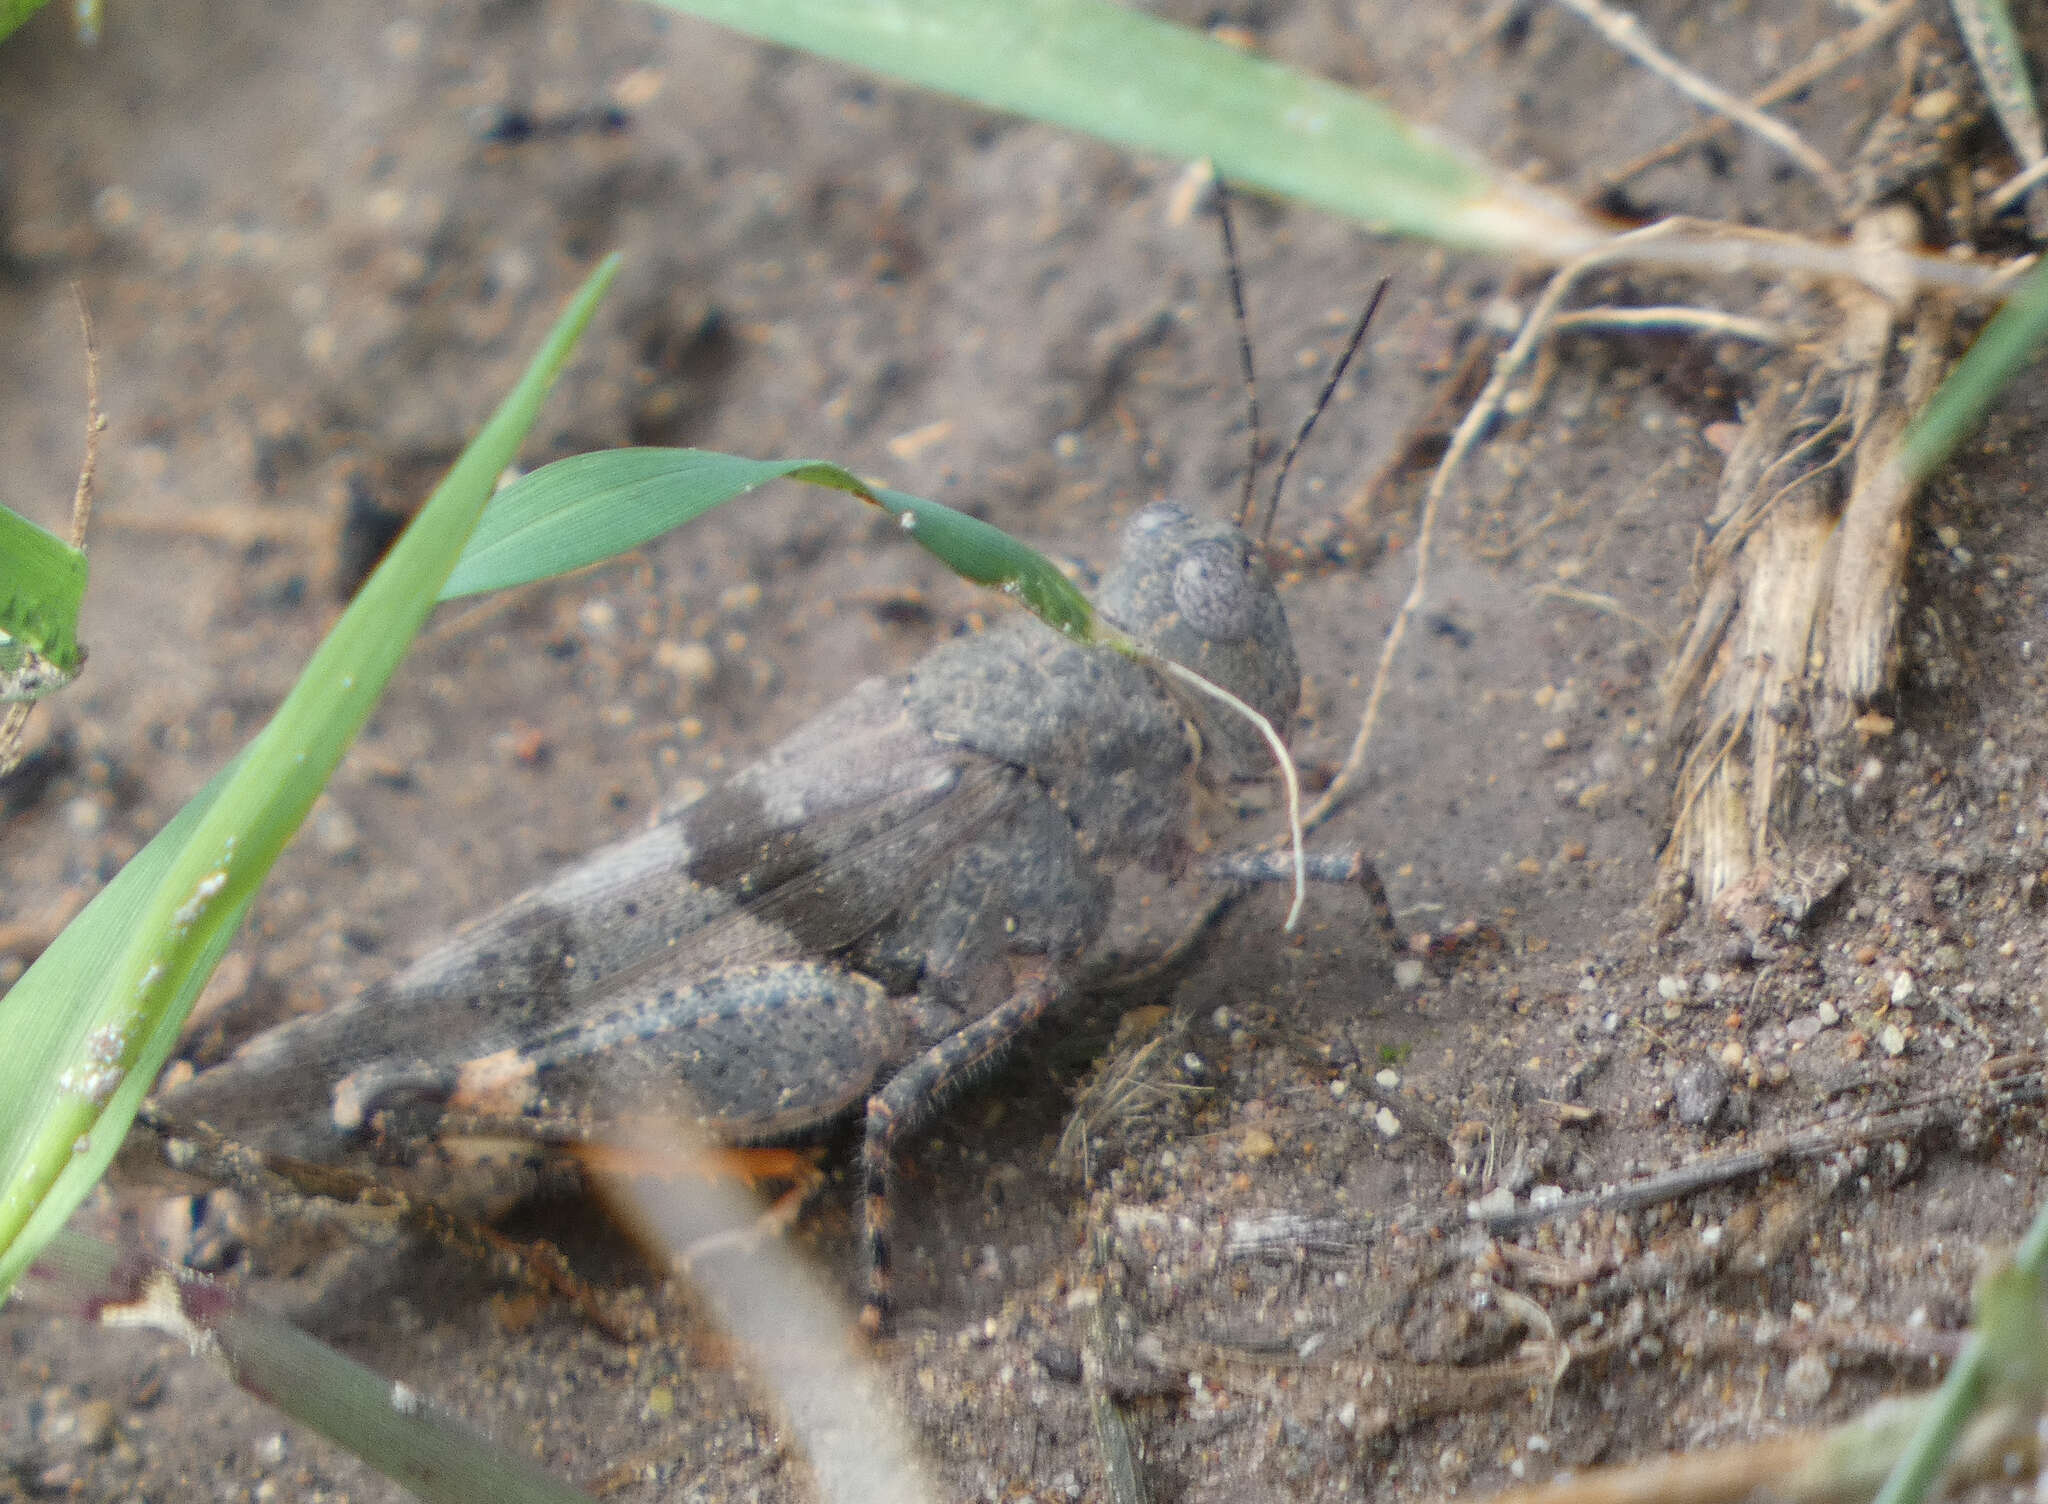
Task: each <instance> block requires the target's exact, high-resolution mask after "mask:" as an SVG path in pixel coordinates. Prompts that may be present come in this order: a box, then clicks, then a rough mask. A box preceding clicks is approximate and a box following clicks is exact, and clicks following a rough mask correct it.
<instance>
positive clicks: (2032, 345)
mask: <svg viewBox="0 0 2048 1504" xmlns="http://www.w3.org/2000/svg"><path fill="white" fill-rule="evenodd" d="M2044 334H2048V261H2044V262H2042V263H2041V264H2040V265H2039V266H2037V267H2035V268H2034V269H2033V270H2032V271H2031V272H2029V273H2028V274H2027V277H2026V280H2025V281H2023V282H2021V283H2020V285H2019V286H2018V287H2017V288H2015V289H2014V290H2013V293H2012V296H2011V297H2010V298H2008V299H2007V300H2006V304H2005V306H2004V307H2003V308H2001V309H1999V311H1998V312H1997V314H1995V315H1994V316H1993V317H1992V320H1991V322H1990V323H1988V324H1986V325H1985V326H1984V332H1983V333H1982V334H1979V335H1978V336H1977V338H1976V341H1975V343H1973V344H1972V345H1971V346H1970V348H1969V351H1968V352H1967V353H1966V354H1965V355H1964V356H1963V358H1962V359H1961V360H1959V361H1957V362H1956V366H1955V369H1954V370H1952V371H1950V372H1949V373H1948V375H1947V377H1946V378H1945V379H1944V380H1943V381H1942V383H1941V386H1940V387H1939V388H1938V389H1937V390H1936V391H1935V393H1934V396H1933V397H1932V398H1931V399H1930V400H1929V401H1928V403H1927V406H1926V407H1924V408H1922V409H1921V410H1920V412H1919V414H1918V415H1917V416H1916V417H1914V419H1913V421H1912V422H1911V423H1910V424H1908V425H1907V427H1906V431H1905V433H1904V434H1903V435H1902V436H1901V437H1900V439H1899V465H1900V468H1901V469H1902V470H1903V471H1904V473H1905V476H1906V479H1907V484H1908V485H1910V486H1916V487H1917V486H1918V485H1919V484H1920V483H1921V482H1922V481H1924V480H1926V479H1927V477H1928V476H1930V475H1932V474H1933V473H1934V472H1935V470H1936V469H1937V468H1939V467H1940V466H1941V465H1942V464H1943V463H1944V462H1945V461H1946V460H1947V459H1948V457H1949V456H1950V455H1951V454H1953V453H1954V452H1955V450H1956V446H1957V445H1959V444H1961V443H1962V442H1963V439H1964V438H1965V437H1966V436H1967V435H1968V434H1969V433H1970V432H1971V430H1973V429H1974V428H1976V426H1977V424H1978V423H1979V422H1981V421H1982V420H1983V417H1984V414H1985V412H1986V411H1987V410H1988V409H1989V408H1990V406H1991V404H1992V403H1993V402H1995V401H1997V400H1998V394H1999V393H2000V392H2002V391H2004V390H2005V388H2006V384H2007V383H2008V382H2010V381H2011V380H2012V379H2013V377H2015V376H2017V375H2018V374H2019V373H2020V369H2021V367H2023V366H2025V365H2026V364H2027V362H2029V361H2030V360H2032V359H2033V358H2034V352H2035V351H2036V350H2037V349H2038V348H2039V347H2040V344H2041V339H2042V336H2043V335H2044Z"/></svg>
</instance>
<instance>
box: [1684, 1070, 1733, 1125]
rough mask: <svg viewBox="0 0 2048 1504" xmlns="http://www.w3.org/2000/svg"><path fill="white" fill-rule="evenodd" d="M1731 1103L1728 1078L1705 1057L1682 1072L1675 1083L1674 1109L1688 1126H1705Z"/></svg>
mask: <svg viewBox="0 0 2048 1504" xmlns="http://www.w3.org/2000/svg"><path fill="white" fill-rule="evenodd" d="M1727 1103H1728V1077H1727V1076H1726V1075H1725V1074H1724V1073H1723V1072H1722V1070H1721V1067H1720V1066H1719V1065H1717V1064H1715V1063H1714V1062H1713V1061H1711V1060H1702V1061H1699V1062H1698V1063H1696V1064H1694V1065H1692V1066H1689V1067H1688V1068H1687V1069H1686V1070H1685V1071H1683V1072H1682V1073H1681V1074H1680V1075H1679V1077H1678V1080H1677V1082H1676V1084H1675V1087H1674V1095H1673V1108H1674V1110H1675V1111H1676V1112H1677V1114H1678V1121H1679V1122H1681V1123H1683V1124H1685V1126H1686V1127H1688V1128H1705V1127H1708V1126H1709V1125H1711V1124H1712V1123H1713V1121H1714V1119H1715V1118H1717V1117H1719V1116H1720V1115H1721V1109H1722V1108H1723V1107H1725V1106H1726V1105H1727Z"/></svg>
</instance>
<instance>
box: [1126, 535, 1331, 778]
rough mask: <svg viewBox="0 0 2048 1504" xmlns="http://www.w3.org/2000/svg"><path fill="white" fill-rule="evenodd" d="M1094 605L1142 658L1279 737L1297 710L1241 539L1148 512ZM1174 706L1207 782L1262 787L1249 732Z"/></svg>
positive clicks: (1282, 621)
mask: <svg viewBox="0 0 2048 1504" xmlns="http://www.w3.org/2000/svg"><path fill="white" fill-rule="evenodd" d="M1096 604H1097V605H1098V606H1099V607H1100V608H1101V610H1102V612H1103V614H1104V615H1105V616H1107V617H1108V618H1109V619H1110V620H1111V621H1113V622H1114V623H1116V625H1117V626H1119V627H1121V628H1122V629H1123V630H1124V631H1126V632H1128V633H1130V634H1131V635H1132V636H1133V637H1135V638H1137V639H1138V640H1139V641H1140V642H1142V643H1143V644H1145V646H1146V647H1147V648H1149V649H1150V650H1151V651H1152V652H1155V653H1157V654H1159V655H1160V656H1161V657H1164V658H1171V659H1173V660H1174V661H1175V662H1177V663H1179V664H1181V665H1182V666H1183V667H1185V668H1189V669H1192V670H1193V671H1194V672H1196V673H1198V674H1200V675H1201V676H1202V677H1203V678H1205V679H1208V680H1210V681H1211V682H1213V683H1216V684H1220V685H1221V686H1222V687H1223V688H1225V689H1227V690H1229V691H1230V692H1231V693H1232V694H1234V695H1236V696H1237V697H1238V698H1239V699H1241V700H1243V701H1244V702H1245V703H1246V704H1248V705H1250V706H1251V707H1252V708H1253V709H1255V710H1257V711H1258V712H1259V713H1260V714H1261V715H1264V716H1265V717H1266V718H1267V719H1268V720H1270V721H1271V722H1272V723H1273V725H1274V728H1275V729H1276V730H1278V731H1279V732H1280V733H1281V734H1282V735H1283V736H1284V735H1285V734H1286V732H1287V723H1288V721H1289V720H1291V719H1292V718H1293V715H1294V710H1295V706H1296V705H1297V704H1298V703H1299V702H1300V700H1301V670H1300V668H1299V667H1298V666H1297V665H1296V663H1295V660H1294V638H1293V636H1292V635H1291V634H1290V633H1289V632H1288V630H1287V613H1286V612H1285V611H1284V610H1282V609H1281V606H1280V597H1279V595H1278V594H1277V593H1276V592H1275V591H1274V589H1273V576H1272V573H1271V571H1269V570H1268V569H1267V568H1266V563H1265V560H1264V559H1263V558H1262V557H1261V556H1260V553H1259V549H1258V546H1257V545H1256V544H1254V543H1253V542H1252V540H1251V539H1250V538H1248V537H1247V536H1245V534H1244V533H1242V532H1240V531H1239V530H1238V529H1236V528H1234V527H1232V526H1230V525H1229V524H1228V523H1223V522H1206V521H1203V520H1201V519H1199V518H1197V517H1194V516H1192V515H1191V514H1190V513H1189V512H1188V511H1187V510H1186V509H1185V508H1183V507H1179V506H1176V505H1175V504H1173V503H1172V502H1160V503H1158V504H1156V505H1154V506H1149V507H1147V508H1145V510H1144V511H1142V512H1140V513H1138V515H1137V516H1135V517H1133V518H1132V519H1131V521H1130V524H1129V526H1128V527H1126V528H1125V530H1124V543H1123V556H1122V558H1121V559H1119V560H1118V562H1117V567H1116V569H1115V570H1114V571H1112V572H1111V574H1110V575H1109V577H1108V578H1107V579H1105V580H1104V581H1103V582H1102V589H1101V591H1100V592H1099V594H1098V596H1097V600H1096ZM1181 698H1182V699H1183V701H1185V702H1186V709H1187V712H1188V719H1189V721H1190V722H1192V723H1193V725H1194V727H1195V729H1196V730H1197V731H1198V732H1199V733H1200V734H1201V738H1202V747H1203V760H1204V765H1205V768H1206V770H1207V772H1208V773H1209V775H1210V776H1212V777H1215V778H1218V779H1225V778H1262V777H1264V776H1265V775H1266V774H1267V773H1269V772H1270V771H1271V770H1272V766H1273V761H1272V756H1271V754H1270V753H1269V752H1268V751H1267V750H1266V745H1265V742H1264V740H1263V739H1262V738H1261V737H1260V735H1259V732H1258V729H1257V728H1256V727H1254V726H1252V725H1251V724H1250V723H1249V722H1247V721H1246V720H1245V719H1244V718H1243V717H1242V716H1238V715H1234V714H1232V713H1231V712H1230V711H1229V710H1228V709H1226V708H1225V707H1224V706H1221V705H1219V704H1217V703H1216V702H1215V701H1213V700H1210V699H1209V698H1208V697H1207V696H1196V695H1194V694H1193V693H1192V692H1190V693H1188V694H1185V695H1183V696H1181ZM1197 702H1199V703H1197Z"/></svg>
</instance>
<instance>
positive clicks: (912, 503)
mask: <svg viewBox="0 0 2048 1504" xmlns="http://www.w3.org/2000/svg"><path fill="white" fill-rule="evenodd" d="M783 479H788V480H800V481H806V482H808V483H809V484H811V485H814V486H823V487H826V488H827V489H830V490H834V491H845V492H848V493H849V494H851V495H854V496H858V497H859V498H861V500H863V501H866V502H869V503H871V504H873V505H875V506H878V507H881V508H882V509H883V510H884V511H886V512H888V513H889V514H890V515H892V516H894V517H896V518H898V519H899V520H900V521H901V522H902V525H903V529H904V531H905V532H906V533H908V534H909V535H910V537H911V538H912V539H913V540H914V541H915V542H917V543H918V544H920V545H922V546H923V547H924V548H926V549H927V550H929V551H930V552H931V553H932V554H934V555H935V556H937V558H938V559H939V560H940V562H942V563H944V564H945V565H946V566H947V567H948V568H950V569H952V570H953V571H954V572H955V573H956V574H958V575H960V576H961V577H962V578H964V579H968V580H971V581H973V582H974V583H975V584H977V585H986V586H988V587H989V588H991V589H994V590H1000V591H1002V592H1003V593H1004V594H1005V595H1009V596H1011V597H1013V598H1015V599H1016V600H1018V601H1020V602H1022V603H1023V605H1025V606H1026V607H1027V608H1029V609H1030V610H1031V611H1032V612H1033V613H1035V614H1036V615H1037V616H1038V617H1039V618H1040V619H1041V620H1043V621H1045V622H1046V623H1048V624H1049V625H1051V626H1052V627H1054V628H1056V629H1058V630H1059V631H1061V632H1064V633H1066V634H1067V635H1068V636H1070V637H1077V638H1080V639H1081V640H1082V641H1093V640H1096V638H1097V637H1098V636H1100V635H1102V629H1100V628H1099V627H1098V625H1097V623H1096V621H1095V613H1094V611H1093V609H1092V608H1091V607H1090V606H1089V604H1088V598H1087V597H1086V596H1084V595H1082V594H1081V592H1080V591H1079V590H1077V589H1075V588H1074V585H1073V583H1072V582H1071V581H1069V580H1068V579H1067V577H1066V576H1065V575H1063V574H1061V573H1060V571H1059V570H1058V568H1057V567H1055V566H1054V565H1053V563H1052V562H1051V561H1050V560H1049V559H1047V558H1045V556H1044V555H1042V554H1040V553H1037V552H1036V551H1035V550H1033V549H1030V548H1028V547H1026V546H1025V545H1024V544H1022V543H1019V542H1018V541H1017V540H1016V539H1014V538H1012V537H1010V536H1009V534H1007V533H1005V532H1003V531H1002V530H1001V529H1000V528H997V527H992V526H991V525H989V524H988V523H986V522H982V521H980V520H979V519H977V518H973V517H969V516H967V515H966V514H965V513H964V512H956V511H954V510H953V509H952V508H951V507H947V506H942V505H941V504H940V503H938V502H936V501H927V500H925V499H924V498H923V497H919V496H908V495H905V494H904V493H903V492H901V491H892V490H889V489H888V488H886V487H882V486H870V485H869V484H868V483H867V482H866V481H863V480H861V479H860V478H859V477H858V476H856V475H854V474H853V473H852V472H851V471H850V470H847V469H844V468H843V467H841V466H839V465H834V464H831V463H829V462H827V461H824V460H750V459H745V458H742V457H741V456H738V455H731V454H714V453H712V452H710V451H708V450H703V449H604V450H599V451H597V452H595V453H592V454H578V455H572V456H571V457H570V458H568V459H564V460H556V461H555V462H554V463H553V464H551V465H544V466H542V467H541V468H540V469H538V470H535V471H534V472H533V473H532V474H530V475H524V476H521V477H520V478H519V479H518V480H516V481H514V482H513V483H512V484H511V485H509V486H507V487H506V488H505V489H504V490H503V491H501V492H499V493H498V495H497V497H496V498H495V499H494V500H493V501H492V502H491V506H490V510H489V511H487V512H486V513H485V514H484V517H483V520H482V521H481V522H480V523H478V525H477V530H476V534H475V536H474V537H473V538H471V540H470V546H469V547H468V548H467V549H466V550H465V551H464V552H463V555H462V559H461V562H460V563H458V564H457V565H456V567H455V572H454V573H453V574H452V575H450V576H449V579H448V583H447V585H446V586H445V587H444V588H443V590H442V596H443V598H444V599H452V598H454V597H457V596H463V595H474V594H476V593H478V592H480V591H485V590H500V589H504V588H505V587H507V586H510V585H523V584H526V583H527V582H529V581H531V580H539V579H546V578H548V577H549V576H551V575H556V574H561V573H563V572H565V571H567V570H571V569H580V568H582V567H583V566H584V565H586V564H595V563H596V562H598V561H599V560H600V559H608V558H610V557H612V556H613V555H614V554H617V553H620V552H622V551H623V550H625V549H629V548H635V547H637V546H639V545H640V544H642V543H645V542H646V541H647V540H648V539H650V538H655V537H658V536H660V535H661V534H662V533H665V532H667V531H668V530H669V529H670V528H672V527H676V526H678V525H679V524H681V523H684V522H688V521H689V520H690V519H691V518H693V517H698V516H701V515H702V514H703V513H705V512H707V511H709V510H710V509H711V508H713V507H715V506H717V505H719V504H720V503H721V502H725V501H730V500H732V499H733V498H734V497H736V496H744V495H746V494H747V493H748V492H749V491H752V490H754V489H756V488H757V487H760V486H763V485H766V484H767V483H768V482H769V481H771V480H783Z"/></svg>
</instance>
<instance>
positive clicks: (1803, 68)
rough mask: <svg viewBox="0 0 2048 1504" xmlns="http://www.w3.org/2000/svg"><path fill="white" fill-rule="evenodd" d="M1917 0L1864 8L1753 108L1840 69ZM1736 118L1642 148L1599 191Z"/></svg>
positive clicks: (1720, 118)
mask: <svg viewBox="0 0 2048 1504" xmlns="http://www.w3.org/2000/svg"><path fill="white" fill-rule="evenodd" d="M1915 3H1916V0H1891V3H1890V4H1888V5H1881V6H1878V7H1876V8H1875V9H1872V10H1870V11H1868V12H1867V14H1866V15H1865V19H1864V20H1862V21H1861V22H1859V23H1858V24H1857V25H1855V26H1854V27H1851V28H1850V29H1849V30H1848V31H1845V32H1843V33H1842V35H1840V36H1838V37H1830V38H1829V39H1828V40H1827V41H1825V42H1822V43H1821V44H1820V45H1819V46H1817V47H1815V48H1814V49H1813V51H1812V52H1811V53H1809V54H1808V55H1807V56H1806V58H1805V60H1804V61H1802V62H1800V63H1799V64H1797V65H1796V66H1794V67H1791V68H1788V69H1786V70H1785V71H1784V72H1783V73H1781V74H1779V75H1778V76H1777V77H1776V78H1774V79H1772V80H1771V81H1770V82H1769V83H1768V84H1766V85H1764V87H1763V88H1761V89H1759V90H1757V91H1756V93H1754V94H1752V95H1750V96H1749V99H1748V101H1747V103H1748V104H1749V106H1750V108H1751V109H1756V110H1766V109H1769V108H1770V107H1771V106H1772V105H1774V104H1777V103H1778V102H1780V101H1781V100H1785V99H1790V98H1791V97H1792V96H1793V95H1795V94H1797V93H1799V92H1800V91H1801V90H1803V89H1807V88H1810V87H1812V86H1813V85H1814V84H1815V83H1817V82H1819V81H1820V80H1821V79H1822V78H1824V77H1826V76H1827V75H1828V74H1829V73H1832V72H1833V71H1834V70H1835V69H1837V68H1839V67H1840V66H1841V65H1842V64H1843V63H1846V62H1847V61H1849V59H1851V58H1853V57H1855V56H1857V55H1858V54H1860V53H1862V52H1864V51H1867V50H1868V49H1869V48H1871V47H1873V46H1875V45H1876V44H1877V43H1879V42H1881V41H1883V40H1884V39H1885V38H1886V37H1888V36H1890V35H1891V34H1892V33H1893V32H1895V31H1897V30H1898V29H1899V27H1900V26H1901V25H1902V24H1904V22H1905V21H1906V19H1907V18H1908V17H1909V16H1911V15H1912V14H1913V11H1914V8H1915ZM1734 128H1735V122H1734V120H1733V119H1731V118H1730V117H1728V116H1726V115H1716V116H1714V117H1712V118H1711V119H1708V120H1703V121H1701V122H1700V123H1699V124H1698V125H1696V126H1694V127H1693V128H1692V129H1691V130H1689V131H1686V132H1684V133H1683V134H1682V135H1678V136H1674V137H1672V138H1671V140H1669V141H1667V142H1665V143H1664V144H1663V145H1662V146H1660V147H1657V148H1656V149H1655V150H1654V151H1649V152H1645V153H1644V154H1643V155H1642V156H1640V157H1637V158H1636V159H1635V160H1634V161H1633V162H1630V163H1628V164H1627V165H1626V166H1624V167H1618V168H1616V169H1615V170H1614V171H1613V172H1610V173H1608V174H1607V175H1606V176H1605V177H1603V178H1602V179H1601V180H1600V188H1601V190H1602V191H1603V192H1605V191H1608V190H1611V189H1614V188H1618V187H1619V186H1621V184H1623V183H1626V182H1627V181H1628V180H1629V179H1630V178H1632V177H1634V176H1636V175H1637V174H1638V173H1641V172H1647V171H1648V170H1649V169H1650V168H1652V167H1655V166H1656V165H1657V164H1658V163H1660V162H1667V161H1669V160H1670V159H1671V158H1673V157H1675V156H1679V155H1680V154H1682V153H1684V152H1688V151H1691V150H1692V149H1693V148H1694V147H1696V146H1701V145H1704V144H1705V143H1706V142H1709V141H1711V140H1713V139H1714V137H1716V136H1718V135H1720V134H1721V133H1722V132H1723V131H1729V130H1733V129H1734Z"/></svg>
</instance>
